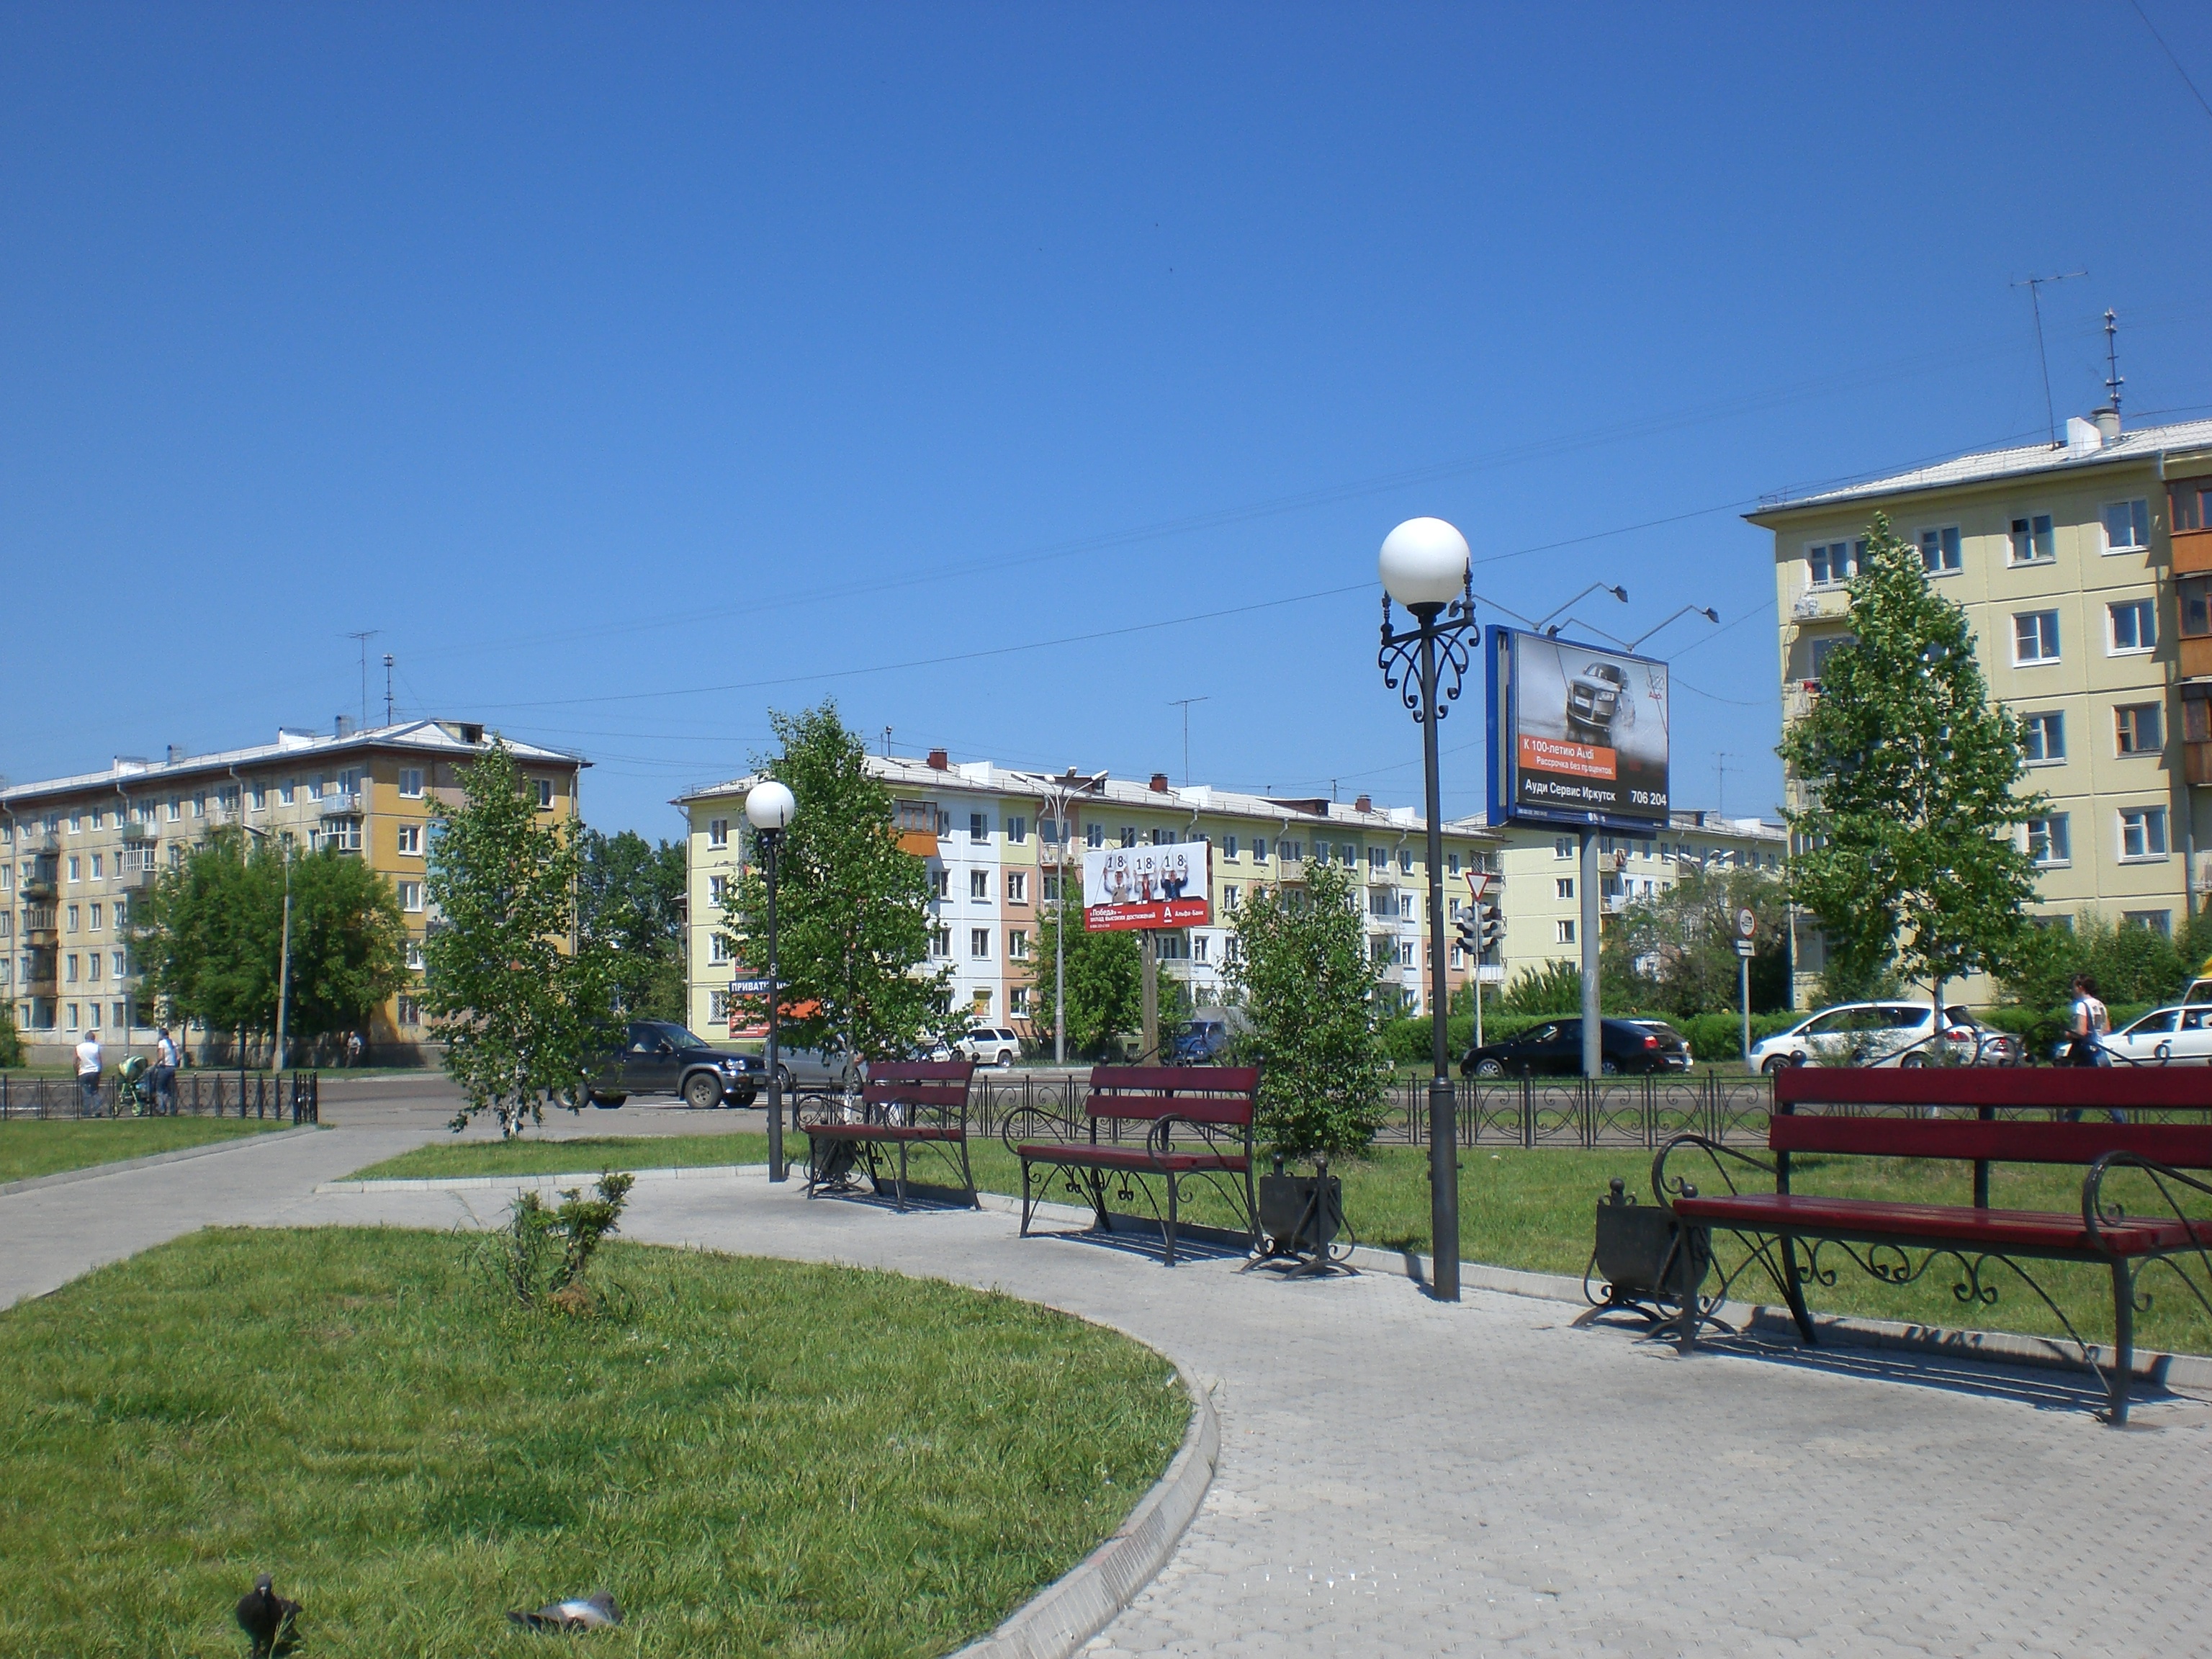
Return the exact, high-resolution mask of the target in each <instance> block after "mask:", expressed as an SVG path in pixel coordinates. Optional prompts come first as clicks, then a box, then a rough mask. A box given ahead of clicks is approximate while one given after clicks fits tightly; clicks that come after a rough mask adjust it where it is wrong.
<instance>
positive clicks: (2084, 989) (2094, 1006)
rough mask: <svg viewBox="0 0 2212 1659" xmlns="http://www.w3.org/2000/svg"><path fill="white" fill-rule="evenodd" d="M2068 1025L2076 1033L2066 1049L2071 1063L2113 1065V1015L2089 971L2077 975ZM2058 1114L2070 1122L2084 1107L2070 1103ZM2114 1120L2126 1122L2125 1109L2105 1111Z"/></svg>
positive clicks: (2076, 1119)
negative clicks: (2108, 1040) (2108, 1041)
mask: <svg viewBox="0 0 2212 1659" xmlns="http://www.w3.org/2000/svg"><path fill="white" fill-rule="evenodd" d="M2067 1029H2068V1030H2069V1031H2071V1032H2072V1033H2073V1036H2074V1042H2073V1043H2072V1045H2071V1046H2070V1047H2069V1048H2068V1049H2067V1051H2066V1063H2067V1064H2068V1065H2069V1066H2110V1065H2111V1064H2112V1054H2111V1053H2110V1052H2109V1051H2108V1050H2107V1049H2106V1047H2105V1034H2106V1032H2107V1031H2110V1030H2112V1014H2111V1012H2109V1011H2108V1010H2107V1009H2106V1006H2105V1005H2104V1004H2103V1003H2102V1002H2101V1001H2100V1000H2098V998H2097V981H2095V980H2093V979H2092V978H2091V977H2090V976H2089V975H2087V974H2076V975H2075V976H2074V1006H2073V1008H2072V1010H2071V1015H2070V1018H2069V1021H2068V1024H2067ZM2105 1115H2106V1117H2109V1118H2110V1119H2112V1121H2113V1122H2115V1123H2125V1122H2126V1121H2128V1115H2127V1114H2126V1113H2125V1112H2118V1111H2114V1112H2106V1114H2105ZM2059 1117H2060V1119H2061V1120H2062V1121H2065V1122H2068V1123H2079V1122H2080V1121H2081V1108H2080V1107H2078V1106H2075V1107H2069V1109H2066V1110H2065V1111H2063V1112H2061V1113H2060V1114H2059Z"/></svg>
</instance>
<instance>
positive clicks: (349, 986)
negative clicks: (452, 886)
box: [266, 848, 408, 1039]
mask: <svg viewBox="0 0 2212 1659" xmlns="http://www.w3.org/2000/svg"><path fill="white" fill-rule="evenodd" d="M266 857H267V858H268V860H269V861H270V862H272V863H276V864H278V865H279V866H281V865H282V861H283V860H282V856H281V854H280V853H276V852H271V853H270V854H266ZM278 874H279V883H278V893H277V900H276V905H277V921H278V930H279V933H280V935H281V933H282V929H283V884H282V870H281V867H280V870H279V872H278ZM280 946H281V938H280ZM406 948H407V924H406V921H405V918H404V916H402V915H401V914H400V909H399V896H398V893H396V892H395V891H394V890H392V884H391V883H390V882H388V881H386V879H385V878H383V877H382V876H380V875H379V874H378V873H377V872H375V871H374V870H372V869H370V868H369V867H368V865H366V864H364V863H363V862H362V860H360V859H359V858H358V857H356V856H354V855H352V854H345V853H340V852H337V851H336V850H334V849H332V848H324V849H323V850H322V851H321V852H319V853H312V854H308V855H307V857H306V858H296V857H295V859H294V860H292V988H291V995H290V998H289V1006H288V1007H287V1009H286V1011H285V1018H284V1027H285V1035H286V1036H287V1038H288V1039H289V1038H290V1037H292V1036H301V1037H317V1036H328V1035H330V1034H331V1033H332V1032H337V1031H354V1030H360V1029H361V1027H362V1025H363V1024H366V1023H367V1021H368V1016H369V1013H370V1011H371V1010H373V1009H374V1008H375V1007H377V1006H379V1005H380V1004H381V1003H382V1002H383V1001H384V1000H385V999H386V997H388V996H390V995H391V994H392V993H393V992H395V991H397V990H398V989H399V988H400V987H402V986H404V984H406V983H407V979H408V974H407V965H406Z"/></svg>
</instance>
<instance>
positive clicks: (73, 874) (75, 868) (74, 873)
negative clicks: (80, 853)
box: [69, 853, 83, 881]
mask: <svg viewBox="0 0 2212 1659" xmlns="http://www.w3.org/2000/svg"><path fill="white" fill-rule="evenodd" d="M81 868H82V866H81V865H80V864H79V862H78V860H77V855H76V854H74V853H71V854H70V861H69V878H70V880H71V881H82V879H83V877H82V875H80V874H79V873H78V872H79V870H80V869H81Z"/></svg>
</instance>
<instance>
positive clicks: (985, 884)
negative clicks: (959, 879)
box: [968, 870, 991, 899]
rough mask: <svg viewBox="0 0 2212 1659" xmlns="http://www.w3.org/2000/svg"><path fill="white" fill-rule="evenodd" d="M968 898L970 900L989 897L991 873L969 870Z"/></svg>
mask: <svg viewBox="0 0 2212 1659" xmlns="http://www.w3.org/2000/svg"><path fill="white" fill-rule="evenodd" d="M968 896H969V898H971V899H987V898H988V897H990V896H991V872H989V871H988V870H970V871H969V872H968Z"/></svg>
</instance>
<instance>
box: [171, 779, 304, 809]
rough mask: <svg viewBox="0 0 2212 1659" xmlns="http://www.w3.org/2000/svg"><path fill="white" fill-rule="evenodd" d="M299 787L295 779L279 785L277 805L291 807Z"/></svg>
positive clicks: (277, 788) (286, 780) (277, 787)
mask: <svg viewBox="0 0 2212 1659" xmlns="http://www.w3.org/2000/svg"><path fill="white" fill-rule="evenodd" d="M298 787H300V786H299V782H298V781H297V780H296V779H293V778H287V779H285V780H284V781H283V782H282V783H280V784H278V785H277V786H276V804H277V805H279V806H289V805H291V804H292V795H293V792H294V791H295V790H296V789H298ZM169 816H170V817H176V816H177V815H176V814H175V813H174V812H172V813H170V814H169Z"/></svg>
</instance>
